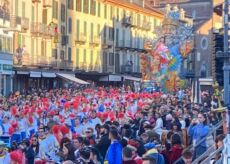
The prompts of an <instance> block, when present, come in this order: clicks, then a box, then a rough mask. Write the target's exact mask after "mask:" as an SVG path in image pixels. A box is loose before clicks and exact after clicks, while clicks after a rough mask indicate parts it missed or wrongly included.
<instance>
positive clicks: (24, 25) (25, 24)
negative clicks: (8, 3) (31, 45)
mask: <svg viewBox="0 0 230 164" xmlns="http://www.w3.org/2000/svg"><path fill="white" fill-rule="evenodd" d="M21 28H22V30H28V29H29V18H25V17H22V18H21Z"/></svg>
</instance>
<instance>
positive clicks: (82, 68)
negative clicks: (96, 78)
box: [79, 62, 87, 70]
mask: <svg viewBox="0 0 230 164" xmlns="http://www.w3.org/2000/svg"><path fill="white" fill-rule="evenodd" d="M79 69H80V70H87V64H86V62H81V63H80V65H79Z"/></svg>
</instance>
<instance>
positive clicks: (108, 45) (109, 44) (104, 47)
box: [102, 39, 113, 49]
mask: <svg viewBox="0 0 230 164" xmlns="http://www.w3.org/2000/svg"><path fill="white" fill-rule="evenodd" d="M112 46H113V41H112V40H109V39H107V40H106V41H105V43H104V44H103V45H102V48H103V49H108V48H111V47H112Z"/></svg>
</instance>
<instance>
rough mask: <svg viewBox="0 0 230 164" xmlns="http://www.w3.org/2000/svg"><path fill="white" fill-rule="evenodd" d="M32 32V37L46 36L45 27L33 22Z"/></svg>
mask: <svg viewBox="0 0 230 164" xmlns="http://www.w3.org/2000/svg"><path fill="white" fill-rule="evenodd" d="M30 31H31V34H32V35H36V36H39V35H41V34H44V32H45V29H44V26H43V25H42V23H39V22H32V23H31V30H30Z"/></svg>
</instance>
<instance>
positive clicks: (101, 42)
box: [10, 0, 163, 90]
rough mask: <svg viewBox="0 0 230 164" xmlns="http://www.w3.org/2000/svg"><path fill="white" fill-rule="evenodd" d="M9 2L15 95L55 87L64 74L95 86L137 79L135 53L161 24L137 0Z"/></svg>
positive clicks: (155, 14)
mask: <svg viewBox="0 0 230 164" xmlns="http://www.w3.org/2000/svg"><path fill="white" fill-rule="evenodd" d="M10 2H11V3H10V6H11V11H10V15H11V17H12V18H15V25H14V26H15V28H14V29H11V30H10V33H11V34H12V39H13V47H12V53H13V62H14V66H13V69H14V72H15V75H14V90H22V89H28V88H33V87H36V86H37V87H41V88H53V87H58V86H59V85H57V84H58V83H59V82H60V81H61V80H60V79H59V78H58V76H57V73H63V72H65V73H71V74H75V75H76V76H79V77H81V78H83V79H86V80H91V81H96V82H98V81H100V80H99V79H100V77H101V76H105V75H109V74H124V73H126V74H138V75H140V68H139V54H140V53H142V52H144V48H143V45H144V42H145V40H146V39H150V40H151V39H152V38H153V37H154V33H153V29H154V27H155V26H158V25H160V22H161V20H162V19H163V14H162V13H161V12H159V11H157V10H154V11H151V10H148V9H145V8H144V7H143V6H144V1H142V0H135V2H134V1H133V2H132V1H125V0H124V1H116V0H106V1H104V0H42V1H41V0H29V1H28V0H13V1H10ZM16 27H17V28H16ZM89 75H90V76H89ZM112 79H113V78H112ZM115 79H117V78H114V80H115ZM119 79H121V78H119ZM102 81H103V80H102ZM115 81H116V80H115Z"/></svg>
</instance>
